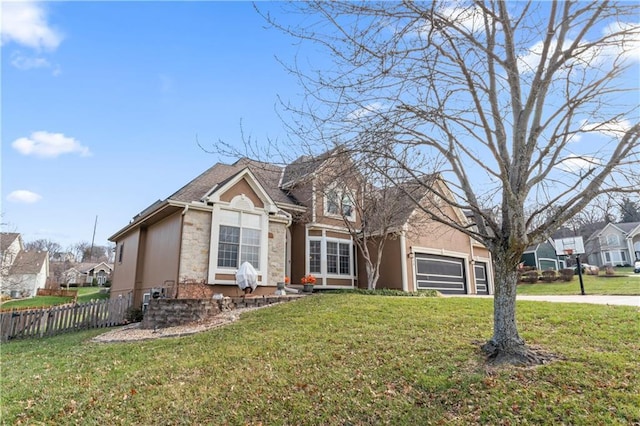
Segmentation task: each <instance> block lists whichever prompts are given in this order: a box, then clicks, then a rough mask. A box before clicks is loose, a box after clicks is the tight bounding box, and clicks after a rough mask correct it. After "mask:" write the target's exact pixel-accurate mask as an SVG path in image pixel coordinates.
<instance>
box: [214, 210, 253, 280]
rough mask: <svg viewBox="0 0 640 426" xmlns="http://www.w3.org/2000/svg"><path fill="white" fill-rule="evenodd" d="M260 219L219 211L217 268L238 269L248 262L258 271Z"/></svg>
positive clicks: (238, 213)
mask: <svg viewBox="0 0 640 426" xmlns="http://www.w3.org/2000/svg"><path fill="white" fill-rule="evenodd" d="M261 224H262V217H261V216H260V215H257V214H252V213H247V212H237V211H230V210H221V211H220V228H219V231H220V232H219V234H218V267H220V268H238V267H239V266H240V265H241V264H242V263H244V262H249V263H250V264H251V265H252V266H253V267H254V268H256V269H260V247H261V243H260V240H261V234H262V230H261Z"/></svg>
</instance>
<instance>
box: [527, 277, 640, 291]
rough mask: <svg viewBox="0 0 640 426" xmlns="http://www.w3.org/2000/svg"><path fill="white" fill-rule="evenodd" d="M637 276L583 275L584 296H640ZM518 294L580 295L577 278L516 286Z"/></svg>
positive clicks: (639, 283) (639, 281)
mask: <svg viewBox="0 0 640 426" xmlns="http://www.w3.org/2000/svg"><path fill="white" fill-rule="evenodd" d="M636 275H637V276H632V277H629V276H619V277H610V278H608V277H606V276H604V275H599V276H595V275H583V276H582V279H583V283H584V292H585V294H609V295H630V294H637V295H640V274H636ZM518 294H535V295H561V294H580V281H579V280H578V276H577V275H575V276H574V277H573V281H570V282H563V281H555V282H553V283H545V282H542V281H539V282H537V283H535V284H518Z"/></svg>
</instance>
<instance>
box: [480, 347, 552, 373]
mask: <svg viewBox="0 0 640 426" xmlns="http://www.w3.org/2000/svg"><path fill="white" fill-rule="evenodd" d="M480 349H481V350H482V352H484V353H485V354H486V355H487V364H489V365H491V366H508V365H512V366H519V367H531V366H536V365H544V364H549V363H551V362H554V361H557V360H561V359H564V358H563V357H562V356H560V355H556V354H553V353H551V352H548V351H546V350H544V349H543V348H540V347H537V346H528V345H525V344H524V343H522V344H512V345H508V346H506V345H496V344H495V343H493V342H491V341H489V342H484V343H480Z"/></svg>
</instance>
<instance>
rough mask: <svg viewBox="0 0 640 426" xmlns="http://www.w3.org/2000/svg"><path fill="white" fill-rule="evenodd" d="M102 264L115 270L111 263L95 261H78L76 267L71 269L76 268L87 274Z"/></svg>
mask: <svg viewBox="0 0 640 426" xmlns="http://www.w3.org/2000/svg"><path fill="white" fill-rule="evenodd" d="M100 265H104V266H106V268H107V269H109V270H110V271H113V266H111V265H109V264H108V263H106V262H98V263H95V262H83V263H78V264H77V265H75V266H74V267H72V268H69V269H75V270H76V271H78V272H81V273H83V274H86V273H88V272H89V271H91V270H92V269H96V268H98V266H100Z"/></svg>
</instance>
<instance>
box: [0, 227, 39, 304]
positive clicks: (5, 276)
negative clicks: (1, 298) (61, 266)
mask: <svg viewBox="0 0 640 426" xmlns="http://www.w3.org/2000/svg"><path fill="white" fill-rule="evenodd" d="M0 253H1V257H2V265H1V266H0V276H1V278H2V282H1V284H0V291H1V292H2V293H3V294H7V295H10V296H11V297H14V298H15V297H32V296H35V295H36V293H37V291H38V289H39V288H45V285H46V283H47V278H48V277H49V256H48V253H47V252H46V251H25V250H24V243H23V241H22V236H21V235H20V234H18V233H15V232H2V233H1V234H0Z"/></svg>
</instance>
